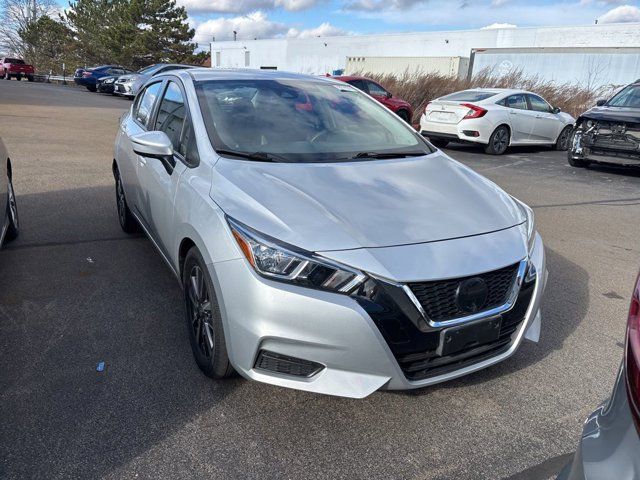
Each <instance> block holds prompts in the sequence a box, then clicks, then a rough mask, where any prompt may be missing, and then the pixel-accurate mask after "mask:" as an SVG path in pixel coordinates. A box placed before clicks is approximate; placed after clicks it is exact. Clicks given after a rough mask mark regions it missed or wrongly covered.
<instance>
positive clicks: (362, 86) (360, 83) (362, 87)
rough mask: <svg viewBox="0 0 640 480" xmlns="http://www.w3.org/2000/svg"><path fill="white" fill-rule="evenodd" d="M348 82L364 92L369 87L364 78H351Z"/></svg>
mask: <svg viewBox="0 0 640 480" xmlns="http://www.w3.org/2000/svg"><path fill="white" fill-rule="evenodd" d="M347 83H348V84H349V85H353V86H354V87H356V88H357V89H358V90H362V91H363V92H366V91H367V88H366V86H365V84H364V82H363V81H362V80H349V81H348V82H347Z"/></svg>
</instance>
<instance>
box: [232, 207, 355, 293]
mask: <svg viewBox="0 0 640 480" xmlns="http://www.w3.org/2000/svg"><path fill="white" fill-rule="evenodd" d="M227 222H228V224H229V227H230V228H231V233H232V234H233V237H234V238H235V240H236V242H238V246H239V247H240V250H241V251H242V253H243V255H244V256H245V258H246V259H247V261H248V262H249V263H250V264H251V266H252V267H253V268H254V269H255V271H256V272H257V273H258V274H260V275H262V276H264V277H268V278H271V279H274V280H279V281H284V282H289V283H295V284H298V285H300V286H304V287H309V288H319V289H323V290H331V291H334V292H339V293H345V294H349V293H351V292H352V291H354V290H355V289H357V288H358V287H359V286H360V285H362V283H363V282H364V281H365V280H366V279H367V276H366V275H365V274H363V273H362V272H360V271H358V270H355V269H351V268H350V267H347V266H344V265H338V264H336V263H334V262H331V261H329V260H327V259H320V258H318V257H317V256H315V255H314V254H313V253H311V252H305V251H302V250H299V249H297V248H296V247H292V246H289V245H284V244H281V243H280V242H278V241H276V240H274V239H271V238H267V237H266V236H265V235H262V234H260V233H258V232H256V231H255V230H253V229H250V228H249V227H247V226H245V225H242V224H241V223H239V222H237V221H236V220H233V219H231V218H229V217H227Z"/></svg>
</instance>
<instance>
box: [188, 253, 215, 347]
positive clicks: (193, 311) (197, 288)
mask: <svg viewBox="0 0 640 480" xmlns="http://www.w3.org/2000/svg"><path fill="white" fill-rule="evenodd" d="M188 278H189V281H188V284H187V286H186V288H187V307H188V310H189V312H188V313H189V318H190V320H191V329H192V331H193V335H194V338H195V340H196V344H197V346H198V350H199V351H200V353H201V354H202V355H204V356H205V357H206V358H210V357H211V354H212V352H213V346H214V332H213V320H212V315H211V299H210V297H209V290H208V289H207V284H206V282H205V279H204V272H203V271H202V268H200V266H199V265H194V266H193V267H191V271H190V272H189V277H188Z"/></svg>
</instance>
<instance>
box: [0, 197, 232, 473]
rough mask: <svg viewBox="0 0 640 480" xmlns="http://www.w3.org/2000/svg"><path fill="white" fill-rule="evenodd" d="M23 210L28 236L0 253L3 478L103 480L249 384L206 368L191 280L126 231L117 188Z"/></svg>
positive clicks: (36, 201) (28, 200) (23, 204)
mask: <svg viewBox="0 0 640 480" xmlns="http://www.w3.org/2000/svg"><path fill="white" fill-rule="evenodd" d="M18 206H19V208H20V215H21V220H22V221H21V228H22V232H21V238H20V237H19V238H18V240H17V241H16V242H14V243H11V244H10V245H9V246H8V248H7V249H6V250H3V251H1V252H0V270H1V271H2V272H3V274H2V275H1V276H0V338H1V339H2V340H1V341H2V348H0V364H1V365H2V368H1V369H0V398H1V402H2V415H1V417H2V421H1V422H0V438H1V439H2V441H1V443H2V447H1V448H0V472H2V473H0V476H1V477H2V478H99V477H102V476H103V475H105V474H108V473H109V472H111V471H113V470H114V469H116V468H118V467H120V466H122V465H126V464H127V463H128V462H130V461H131V460H132V459H134V458H135V457H137V456H138V455H140V454H142V453H143V452H145V451H147V450H149V449H151V448H152V447H153V446H154V445H157V444H158V443H161V442H162V441H163V440H164V439H166V438H167V437H169V436H171V435H172V434H174V433H175V432H176V431H177V430H179V429H182V428H184V427H185V425H186V424H189V422H190V421H191V420H192V419H193V418H194V417H197V416H198V415H201V414H202V413H203V412H208V411H210V410H211V409H212V408H214V409H215V406H216V405H218V404H219V403H220V402H222V401H223V400H224V399H225V397H226V396H227V395H228V394H229V393H231V392H233V391H234V390H235V388H236V387H237V386H238V385H239V384H240V383H241V381H240V380H239V379H233V380H230V381H228V382H212V381H211V380H210V379H208V378H206V377H205V376H204V375H202V374H201V373H200V372H199V370H198V369H197V367H196V365H195V363H194V362H193V360H192V358H191V350H190V346H189V338H188V332H187V328H186V324H185V321H184V316H183V300H182V293H181V289H180V287H179V285H178V282H177V281H176V279H175V278H174V277H173V275H172V274H171V273H170V271H169V269H168V268H167V266H166V265H165V264H164V263H163V261H162V259H161V258H160V256H159V255H158V254H157V253H156V252H155V250H154V249H153V247H152V245H151V242H149V241H148V240H147V239H146V238H144V237H142V236H140V235H136V236H132V237H129V236H126V235H124V234H123V233H122V232H121V231H120V227H119V225H118V221H117V214H116V209H115V195H114V190H113V187H94V188H83V189H76V190H62V191H55V192H50V193H38V194H33V195H18ZM101 362H104V364H103V368H100V367H99V364H100V363H101Z"/></svg>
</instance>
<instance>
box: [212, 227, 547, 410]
mask: <svg viewBox="0 0 640 480" xmlns="http://www.w3.org/2000/svg"><path fill="white" fill-rule="evenodd" d="M530 262H531V263H532V264H533V265H534V266H535V268H536V271H537V272H538V274H537V277H536V279H535V281H534V283H533V284H532V285H531V291H530V297H528V298H527V303H526V305H524V309H523V310H522V312H523V317H522V320H521V321H520V322H519V323H518V326H517V328H516V329H515V331H514V332H513V333H512V334H510V339H509V343H508V344H507V345H506V346H505V347H504V348H502V349H501V350H500V351H498V352H497V353H496V354H495V355H492V356H489V357H487V356H486V355H485V356H483V357H479V358H478V361H476V362H473V363H469V362H466V363H462V364H461V366H460V367H459V368H456V367H455V366H454V368H453V369H451V368H449V369H447V371H446V372H445V373H442V374H437V375H433V376H428V377H427V378H424V379H420V380H410V379H409V378H408V376H407V375H406V374H405V372H404V371H403V369H402V368H401V367H400V363H399V361H398V353H397V352H396V353H395V354H394V351H392V346H393V341H392V339H391V340H390V337H389V332H382V331H381V322H380V319H379V318H377V319H376V320H375V321H374V319H373V318H372V316H371V315H370V314H369V313H367V312H366V311H365V308H363V306H362V305H361V303H359V302H358V301H356V300H355V299H354V298H352V297H349V296H346V295H340V294H335V293H331V292H324V291H319V290H312V289H306V288H301V287H297V286H294V285H290V284H286V283H280V282H274V281H271V280H267V279H264V278H262V277H259V276H258V275H257V274H256V273H255V272H254V271H253V270H252V269H251V268H250V267H249V266H248V264H247V262H246V261H245V260H244V259H235V260H228V261H224V262H219V263H213V264H210V265H209V270H210V273H211V277H212V278H213V280H214V284H215V287H216V294H217V297H218V302H219V304H220V310H221V313H222V319H223V325H224V329H225V335H226V342H227V350H228V353H229V358H230V360H231V363H232V364H233V366H234V367H235V369H236V370H237V371H238V372H239V373H240V374H241V375H243V376H245V377H247V378H250V379H254V380H258V381H262V382H265V383H270V384H274V385H280V386H283V387H289V388H295V389H299V390H306V391H312V392H318V393H324V394H330V395H339V396H345V397H354V398H362V397H365V396H367V395H369V394H371V393H373V392H374V391H376V390H378V389H381V388H384V389H392V390H404V389H412V388H419V387H424V386H427V385H432V384H436V383H440V382H443V381H446V380H450V379H453V378H456V377H460V376H462V375H466V374H468V373H471V372H474V371H477V370H480V369H482V368H486V367H488V366H490V365H493V364H495V363H498V362H500V361H502V360H504V359H506V358H508V357H510V356H511V355H513V354H514V353H515V351H516V350H517V348H518V347H519V346H520V344H521V343H522V340H523V338H524V336H525V333H526V332H527V330H528V329H529V328H530V327H532V330H536V329H538V328H539V321H540V312H539V310H540V302H541V298H542V294H543V291H544V287H545V283H546V264H545V255H544V246H543V244H542V239H541V238H540V236H539V235H537V234H536V242H535V246H534V249H533V251H532V254H531V256H530ZM521 307H522V306H521ZM514 308H515V307H514ZM378 313H380V312H378ZM394 348H395V347H394ZM261 350H266V351H269V352H273V353H276V354H280V355H286V356H288V357H294V358H299V359H304V360H306V361H310V362H315V363H318V364H321V365H322V366H324V368H323V369H322V370H321V371H320V372H319V373H317V374H315V375H313V376H311V377H293V376H291V375H285V374H281V373H275V372H270V371H265V370H261V369H257V368H255V364H256V359H257V357H258V354H259V352H260V351H261Z"/></svg>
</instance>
